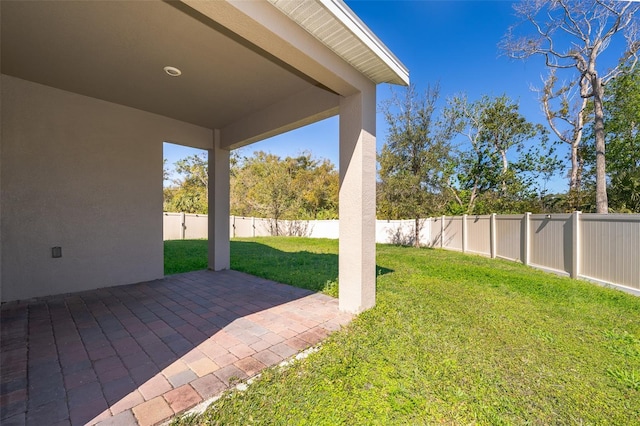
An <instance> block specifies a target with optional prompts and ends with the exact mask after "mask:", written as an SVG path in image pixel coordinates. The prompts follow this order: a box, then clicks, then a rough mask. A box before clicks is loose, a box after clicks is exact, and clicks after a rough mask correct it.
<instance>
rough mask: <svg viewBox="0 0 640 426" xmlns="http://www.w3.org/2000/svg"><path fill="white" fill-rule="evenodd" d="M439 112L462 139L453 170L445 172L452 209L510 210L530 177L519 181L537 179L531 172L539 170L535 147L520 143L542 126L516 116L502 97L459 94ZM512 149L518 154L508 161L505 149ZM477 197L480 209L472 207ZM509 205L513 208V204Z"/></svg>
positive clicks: (513, 106)
mask: <svg viewBox="0 0 640 426" xmlns="http://www.w3.org/2000/svg"><path fill="white" fill-rule="evenodd" d="M445 115H446V116H447V117H448V118H449V120H451V122H452V123H453V128H454V129H455V131H456V132H457V133H458V134H460V135H462V136H464V137H465V139H466V142H467V143H468V144H465V145H462V146H463V148H464V149H458V150H457V155H456V158H455V162H454V164H453V166H452V167H453V169H454V170H455V173H452V174H451V176H452V179H451V181H450V182H449V190H450V191H451V192H452V193H453V196H454V198H455V200H456V202H457V204H458V206H459V210H456V211H455V212H456V213H467V214H472V213H488V212H490V210H493V211H494V212H495V211H504V210H505V209H506V210H512V207H510V206H509V205H510V204H513V203H514V202H519V201H521V200H522V199H523V198H527V197H528V193H527V191H528V190H529V188H530V187H531V186H532V184H533V182H534V181H535V179H534V178H529V179H525V175H526V174H529V175H531V174H534V175H535V176H534V177H537V175H538V173H536V172H537V171H540V172H542V169H539V168H538V165H537V164H535V162H534V161H533V159H534V158H537V159H539V158H540V157H541V154H540V152H541V150H540V149H539V148H540V147H536V149H535V152H534V151H531V150H526V149H525V142H526V141H528V140H530V139H532V138H534V137H535V136H537V135H539V134H541V133H542V129H541V128H540V127H539V126H535V125H533V124H532V123H529V122H528V121H527V120H526V119H525V118H524V117H523V116H522V115H521V114H520V112H519V106H518V104H517V103H515V102H513V101H511V100H510V99H509V98H508V97H507V96H504V95H503V96H500V97H497V98H491V97H489V96H486V95H485V96H482V97H481V98H480V99H478V100H477V101H473V102H471V101H469V100H468V99H467V97H466V96H465V95H460V96H455V97H453V98H452V99H450V100H449V103H448V106H447V108H446V110H445ZM543 141H544V139H543ZM514 150H515V151H516V152H517V153H518V154H520V156H519V157H518V158H517V161H515V162H514V163H513V164H511V162H510V160H509V153H510V151H514ZM534 154H535V155H534ZM481 199H483V200H482V201H484V202H485V203H484V204H485V208H483V209H478V202H479V201H480V200H481ZM487 202H488V203H487ZM513 209H515V210H517V208H516V207H515V206H513Z"/></svg>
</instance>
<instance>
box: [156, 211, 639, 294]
mask: <svg viewBox="0 0 640 426" xmlns="http://www.w3.org/2000/svg"><path fill="white" fill-rule="evenodd" d="M207 220H208V219H207V215H195V214H184V213H164V239H165V240H174V239H191V238H207ZM229 221H230V222H229V225H230V226H229V228H230V235H229V236H230V237H231V238H233V237H259V236H269V235H295V236H305V237H311V238H334V239H335V238H338V226H339V222H338V221H337V220H310V221H303V220H295V221H289V220H282V221H277V223H276V221H274V220H272V219H261V218H247V217H238V216H231V217H230V218H229ZM418 226H419V227H420V242H421V243H422V245H424V246H428V247H439V248H444V249H448V250H456V251H461V252H468V253H475V254H480V255H484V256H489V257H492V258H496V257H498V258H502V259H507V260H512V261H516V262H522V263H524V264H525V265H530V266H534V267H538V268H543V269H545V270H550V271H553V272H556V273H559V274H563V275H568V276H571V277H573V278H584V279H588V280H592V281H596V282H599V283H602V284H606V285H613V286H616V287H620V288H622V289H623V290H626V291H630V292H632V293H634V294H639V295H640V215H638V214H634V215H631V214H624V215H623V214H608V215H602V214H591V213H589V214H582V213H580V212H574V213H572V214H551V215H549V214H531V213H525V214H523V215H495V214H492V215H484V216H467V215H465V216H441V217H435V218H428V219H422V220H420V221H419V225H418ZM414 227H415V221H414V220H391V221H386V220H378V221H377V222H376V242H378V243H387V244H403V245H411V244H413V241H414Z"/></svg>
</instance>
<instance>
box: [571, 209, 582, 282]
mask: <svg viewBox="0 0 640 426" xmlns="http://www.w3.org/2000/svg"><path fill="white" fill-rule="evenodd" d="M581 215H582V212H580V211H575V212H573V214H572V215H571V222H572V224H571V225H572V226H571V229H572V237H571V239H572V241H571V273H570V275H571V278H578V276H580V246H581V241H580V217H581Z"/></svg>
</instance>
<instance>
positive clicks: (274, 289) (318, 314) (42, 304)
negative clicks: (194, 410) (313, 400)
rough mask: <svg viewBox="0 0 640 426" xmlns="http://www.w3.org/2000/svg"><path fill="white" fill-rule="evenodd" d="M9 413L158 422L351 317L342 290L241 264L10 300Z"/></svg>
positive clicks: (3, 399)
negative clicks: (268, 275)
mask: <svg viewBox="0 0 640 426" xmlns="http://www.w3.org/2000/svg"><path fill="white" fill-rule="evenodd" d="M1 313H2V318H1V324H0V326H1V356H2V357H1V361H2V364H1V371H0V373H1V377H0V384H1V388H0V407H1V410H0V411H1V417H0V423H2V425H3V426H9V425H24V424H28V425H31V424H32V425H43V424H47V425H63V424H67V425H68V424H72V425H80V424H100V425H107V424H109V425H111V424H113V425H129V424H131V425H135V424H140V425H151V424H156V423H159V422H162V421H164V420H166V419H168V418H170V417H172V416H174V415H175V414H176V413H180V412H183V411H185V410H187V409H189V408H191V407H193V406H195V405H197V404H199V403H200V402H202V401H204V400H207V399H208V398H210V397H212V396H215V395H218V394H220V393H221V392H222V391H223V390H225V389H227V388H228V387H229V386H230V382H231V383H233V382H234V380H237V379H246V378H248V377H251V376H254V375H255V374H256V373H258V372H259V371H261V370H262V369H264V368H265V367H267V366H271V365H275V364H277V363H279V362H281V361H282V360H284V359H287V358H289V357H291V356H292V355H294V354H296V353H297V352H299V351H300V350H303V349H305V348H307V347H309V346H312V345H314V344H316V343H318V342H319V341H321V340H322V339H323V338H325V337H326V336H327V335H328V334H329V333H330V332H332V331H334V330H337V329H339V328H340V327H341V325H343V324H346V323H348V322H349V321H350V320H351V318H352V316H351V315H350V314H346V313H342V312H339V311H338V301H337V299H333V298H331V297H328V296H326V295H323V294H318V293H313V292H310V291H307V290H303V289H299V288H295V287H291V286H287V285H284V284H278V283H275V282H272V281H268V280H264V279H261V278H257V277H254V276H251V275H247V274H243V273H240V272H236V271H223V272H211V271H199V272H191V273H187V274H179V275H172V276H169V277H167V278H165V279H163V280H157V281H152V282H147V283H140V284H132V285H126V286H119V287H111V288H104V289H98V290H93V291H86V292H81V293H72V294H65V295H60V296H52V297H46V298H42V299H35V300H30V301H27V302H10V303H6V304H3V305H2V309H1Z"/></svg>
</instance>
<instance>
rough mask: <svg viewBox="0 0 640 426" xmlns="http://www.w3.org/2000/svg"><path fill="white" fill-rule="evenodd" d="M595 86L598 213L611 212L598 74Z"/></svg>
mask: <svg viewBox="0 0 640 426" xmlns="http://www.w3.org/2000/svg"><path fill="white" fill-rule="evenodd" d="M591 86H592V88H593V112H594V117H595V118H594V133H595V138H596V213H609V201H608V200H607V173H606V167H605V143H604V109H603V107H602V101H603V99H602V98H603V97H604V89H603V87H602V81H601V80H600V78H599V77H598V75H597V74H596V75H593V77H592V78H591Z"/></svg>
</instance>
